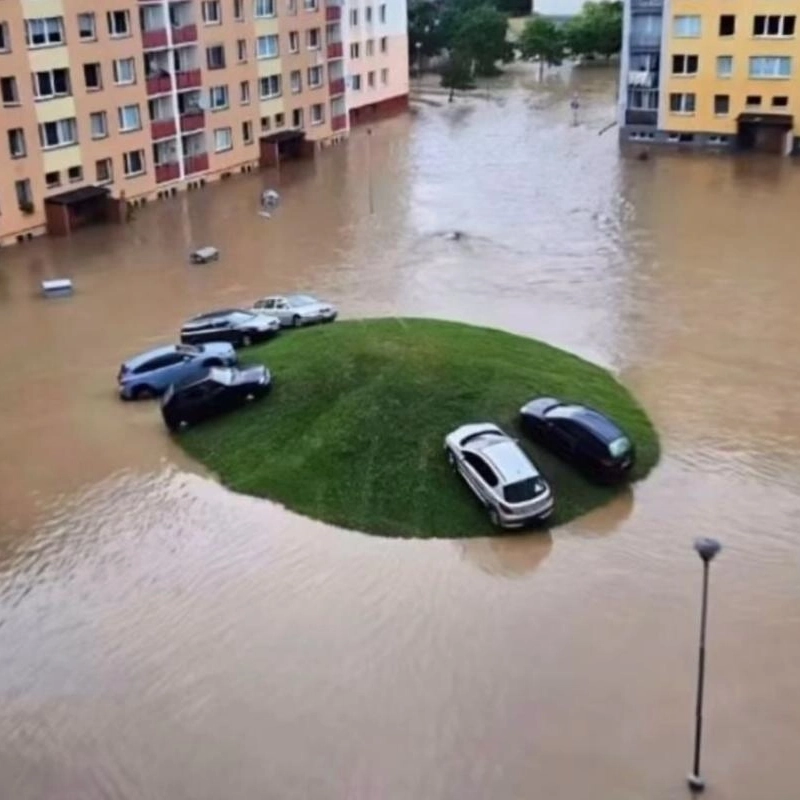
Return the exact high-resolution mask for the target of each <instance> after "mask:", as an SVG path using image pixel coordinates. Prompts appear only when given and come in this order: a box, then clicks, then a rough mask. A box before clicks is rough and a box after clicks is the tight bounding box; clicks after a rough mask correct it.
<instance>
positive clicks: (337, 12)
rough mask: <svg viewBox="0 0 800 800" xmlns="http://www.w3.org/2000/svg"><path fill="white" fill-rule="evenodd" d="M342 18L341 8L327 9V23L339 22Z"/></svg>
mask: <svg viewBox="0 0 800 800" xmlns="http://www.w3.org/2000/svg"><path fill="white" fill-rule="evenodd" d="M341 18H342V7H341V6H326V7H325V22H338V21H339V20H340V19H341Z"/></svg>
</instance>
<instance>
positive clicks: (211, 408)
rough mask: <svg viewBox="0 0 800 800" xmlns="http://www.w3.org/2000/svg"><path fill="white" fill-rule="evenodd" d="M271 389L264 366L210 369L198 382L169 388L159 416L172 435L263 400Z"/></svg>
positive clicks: (270, 382)
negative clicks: (188, 426)
mask: <svg viewBox="0 0 800 800" xmlns="http://www.w3.org/2000/svg"><path fill="white" fill-rule="evenodd" d="M271 386H272V376H271V375H270V373H269V370H268V369H267V368H266V367H264V366H256V367H248V368H247V369H235V368H233V367H230V368H227V367H226V368H214V369H210V370H208V372H207V373H206V374H205V375H203V377H201V378H199V379H196V380H193V381H186V382H184V383H179V384H177V385H175V386H170V387H169V389H168V390H167V392H166V394H165V395H164V397H163V399H162V400H161V415H162V416H163V417H164V423H165V424H166V426H167V427H168V428H169V429H170V430H171V431H178V430H180V429H181V428H185V427H186V426H187V425H194V424H195V423H196V422H202V421H203V420H204V419H208V418H209V417H214V416H217V415H218V414H224V413H225V412H227V411H232V410H234V409H235V408H239V407H240V406H243V405H245V404H246V403H249V402H251V401H252V400H256V399H258V398H260V397H263V396H264V395H265V394H267V392H269V390H270V388H271Z"/></svg>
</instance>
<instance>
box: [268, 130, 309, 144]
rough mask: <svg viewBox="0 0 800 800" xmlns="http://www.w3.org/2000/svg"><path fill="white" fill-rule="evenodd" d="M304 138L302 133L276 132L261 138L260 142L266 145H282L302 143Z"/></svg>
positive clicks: (304, 135)
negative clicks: (285, 143)
mask: <svg viewBox="0 0 800 800" xmlns="http://www.w3.org/2000/svg"><path fill="white" fill-rule="evenodd" d="M305 138H306V134H305V132H304V131H296V130H295V131H278V132H277V133H267V134H265V135H264V136H262V137H261V141H262V142H267V143H268V144H284V142H302V141H303V140H304V139H305Z"/></svg>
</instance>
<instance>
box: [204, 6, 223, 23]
mask: <svg viewBox="0 0 800 800" xmlns="http://www.w3.org/2000/svg"><path fill="white" fill-rule="evenodd" d="M202 9H203V22H204V23H205V24H206V25H219V24H220V23H221V22H222V9H221V8H220V5H219V0H203V3H202Z"/></svg>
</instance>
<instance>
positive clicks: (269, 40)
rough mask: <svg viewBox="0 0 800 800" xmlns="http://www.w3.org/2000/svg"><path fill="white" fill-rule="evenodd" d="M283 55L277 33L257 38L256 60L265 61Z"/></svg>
mask: <svg viewBox="0 0 800 800" xmlns="http://www.w3.org/2000/svg"><path fill="white" fill-rule="evenodd" d="M280 54H281V43H280V38H279V37H278V34H277V33H268V34H265V35H264V36H256V58H257V59H258V60H259V61H265V60H266V59H269V58H278V56H279V55H280Z"/></svg>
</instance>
